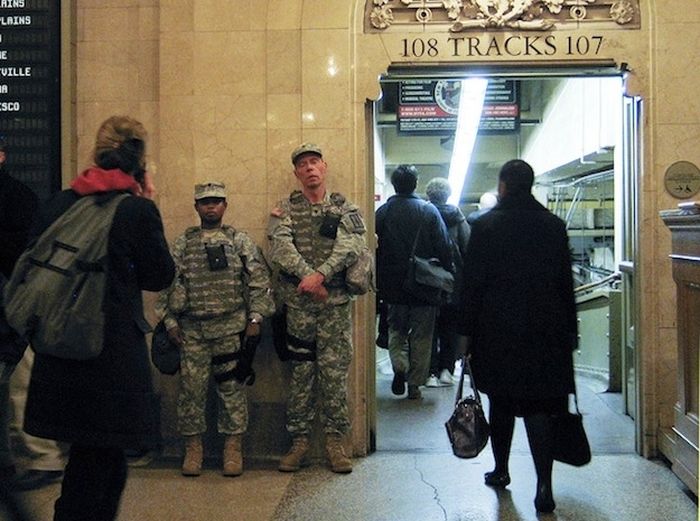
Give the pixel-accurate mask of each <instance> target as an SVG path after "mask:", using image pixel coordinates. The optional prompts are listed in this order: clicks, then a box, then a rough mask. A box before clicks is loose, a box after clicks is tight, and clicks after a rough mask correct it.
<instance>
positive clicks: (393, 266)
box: [376, 194, 454, 306]
mask: <svg viewBox="0 0 700 521" xmlns="http://www.w3.org/2000/svg"><path fill="white" fill-rule="evenodd" d="M421 222H422V223H423V224H422V226H421ZM419 227H420V236H419V237H418V244H417V246H416V255H418V256H420V257H425V258H431V257H435V258H437V259H439V260H440V263H441V264H442V266H443V267H444V268H445V269H448V270H449V271H453V269H454V268H453V262H452V250H451V247H450V238H449V236H448V234H447V228H446V227H445V223H444V222H443V220H442V217H440V212H438V210H437V208H435V206H433V205H432V204H430V203H426V202H425V201H423V200H422V199H421V198H420V197H418V196H417V195H415V194H410V195H404V194H396V195H392V196H391V197H390V198H389V200H388V201H387V202H386V204H384V205H382V206H381V207H380V208H379V209H377V212H376V228H377V236H378V238H379V241H378V249H377V285H378V287H379V293H380V295H381V297H382V299H383V300H384V301H385V302H386V303H388V304H408V305H416V306H417V305H426V304H425V303H424V302H423V301H421V300H418V299H416V298H415V297H413V296H411V295H410V294H408V293H406V292H405V291H404V290H403V287H404V280H405V278H406V271H407V270H408V259H409V256H410V254H411V248H412V247H413V242H414V240H415V238H416V233H417V231H418V229H419Z"/></svg>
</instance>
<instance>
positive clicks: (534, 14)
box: [365, 0, 640, 32]
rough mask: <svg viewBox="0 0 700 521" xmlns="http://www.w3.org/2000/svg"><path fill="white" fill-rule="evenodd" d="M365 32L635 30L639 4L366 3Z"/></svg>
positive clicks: (573, 0)
mask: <svg viewBox="0 0 700 521" xmlns="http://www.w3.org/2000/svg"><path fill="white" fill-rule="evenodd" d="M366 13H367V16H366V18H365V20H366V23H365V29H366V31H368V32H381V31H386V30H390V29H392V28H395V29H397V30H401V28H402V27H405V26H409V25H412V26H416V25H419V26H422V27H423V28H426V27H428V26H447V28H448V29H449V30H450V31H452V32H465V31H484V30H520V31H528V30H529V31H547V30H550V29H552V28H553V27H555V26H562V27H566V26H571V25H577V26H583V25H589V24H591V25H593V24H594V25H595V26H596V27H610V28H614V27H621V26H623V27H624V28H626V29H638V28H639V27H640V11H639V0H367V4H366Z"/></svg>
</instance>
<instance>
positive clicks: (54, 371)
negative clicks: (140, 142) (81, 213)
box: [24, 190, 175, 449]
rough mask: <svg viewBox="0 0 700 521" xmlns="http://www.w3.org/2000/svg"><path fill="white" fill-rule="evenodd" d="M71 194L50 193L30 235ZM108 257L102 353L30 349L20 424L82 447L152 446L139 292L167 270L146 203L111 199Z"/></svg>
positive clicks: (162, 280)
mask: <svg viewBox="0 0 700 521" xmlns="http://www.w3.org/2000/svg"><path fill="white" fill-rule="evenodd" d="M77 199H78V195H77V194H76V193H75V192H73V191H72V190H65V191H63V192H60V193H58V194H56V195H55V196H54V198H53V199H51V200H50V201H49V202H47V204H46V206H45V208H44V210H43V211H42V213H41V216H40V219H39V223H38V226H37V228H36V230H35V232H36V234H37V235H38V234H40V233H41V232H42V231H43V230H45V229H46V228H47V227H48V226H49V225H50V224H51V223H52V222H53V221H54V220H55V219H56V218H58V217H59V216H60V215H61V214H62V213H63V212H65V211H66V210H67V209H68V208H69V207H70V206H71V205H72V204H73V203H74V202H75V201H76V200H77ZM108 256H109V260H108V262H109V264H108V278H107V291H106V295H105V314H106V325H105V341H104V347H103V351H102V353H101V354H100V355H99V356H98V357H97V358H95V359H93V360H87V361H74V360H64V359H59V358H54V357H50V356H44V355H37V356H36V358H35V361H34V368H33V371H32V377H31V382H30V385H29V393H28V397H27V408H26V414H25V424H24V428H25V430H26V431H27V432H28V433H29V434H33V435H35V436H39V437H41V438H49V439H55V440H59V441H65V442H70V443H80V444H84V445H90V446H98V447H121V448H135V449H142V448H148V447H153V446H154V444H155V443H156V441H157V437H158V418H157V416H156V414H157V397H156V395H155V393H154V391H153V382H152V377H151V366H150V360H149V357H148V349H147V346H146V341H145V337H144V335H145V333H146V332H147V331H149V330H150V327H149V324H148V323H147V322H146V320H145V318H144V316H143V303H142V297H141V290H148V291H159V290H162V289H165V288H167V287H168V286H169V285H170V282H171V281H172V279H173V277H174V274H175V266H174V263H173V260H172V257H171V256H170V253H169V251H168V245H167V243H166V240H165V237H164V236H163V225H162V222H161V219H160V214H159V212H158V209H157V208H156V206H155V205H154V204H153V202H151V201H149V200H147V199H144V198H141V197H127V198H125V199H124V200H123V201H121V202H120V203H119V206H118V207H117V211H116V214H115V216H114V221H113V223H112V227H111V229H110V232H109V243H108ZM96 305H97V303H96Z"/></svg>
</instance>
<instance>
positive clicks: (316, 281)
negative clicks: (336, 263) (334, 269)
mask: <svg viewBox="0 0 700 521" xmlns="http://www.w3.org/2000/svg"><path fill="white" fill-rule="evenodd" d="M324 280H326V277H324V276H323V275H322V274H320V273H319V272H318V271H314V272H313V273H312V274H311V275H307V276H306V277H304V278H303V279H301V282H300V283H299V285H298V286H297V291H298V292H299V293H311V294H312V295H314V294H316V293H317V292H318V290H319V289H320V288H323V281H324Z"/></svg>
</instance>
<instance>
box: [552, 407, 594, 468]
mask: <svg viewBox="0 0 700 521" xmlns="http://www.w3.org/2000/svg"><path fill="white" fill-rule="evenodd" d="M574 403H575V404H576V412H575V413H571V412H568V411H567V413H566V414H559V415H556V416H554V417H553V422H554V426H553V427H554V432H553V436H552V438H553V443H552V455H553V456H554V459H555V460H557V461H561V462H562V463H567V464H568V465H573V466H575V467H582V466H583V465H586V464H587V463H589V462H590V461H591V447H590V445H589V444H588V437H587V436H586V431H585V429H584V428H583V416H582V415H581V413H580V412H579V410H578V400H577V399H576V395H575V394H574Z"/></svg>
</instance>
